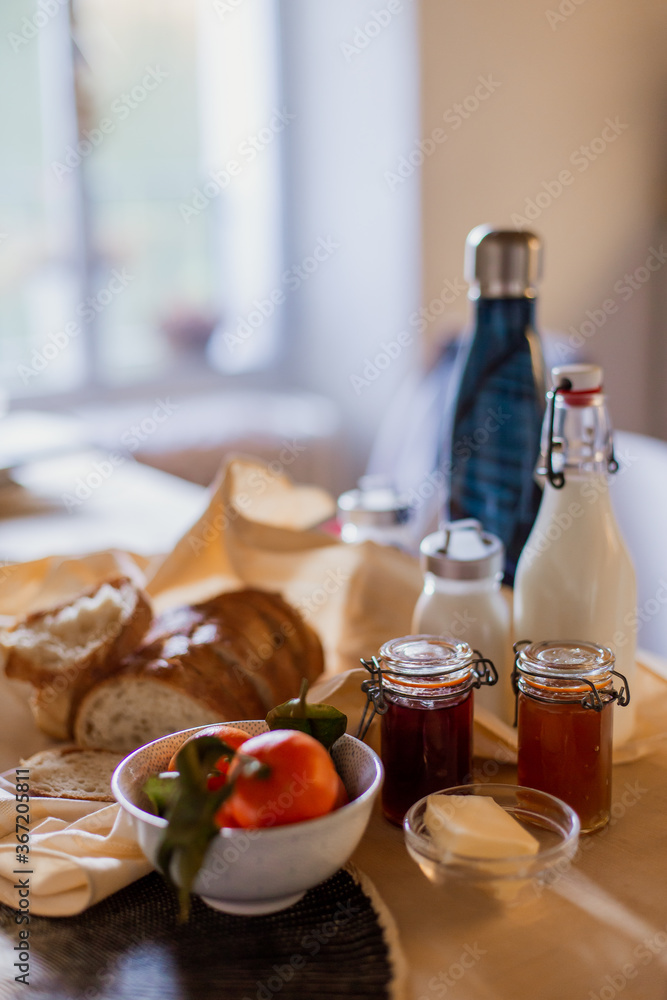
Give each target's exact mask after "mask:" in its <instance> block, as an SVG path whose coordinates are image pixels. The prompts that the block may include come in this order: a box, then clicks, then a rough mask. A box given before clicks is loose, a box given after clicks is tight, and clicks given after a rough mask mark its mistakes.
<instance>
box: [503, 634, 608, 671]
mask: <svg viewBox="0 0 667 1000" xmlns="http://www.w3.org/2000/svg"><path fill="white" fill-rule="evenodd" d="M614 663H615V659H614V654H613V653H612V651H611V649H608V648H607V646H598V644H597V643H595V642H587V641H581V640H574V639H550V640H548V641H546V642H532V643H530V644H529V645H527V646H524V647H523V648H522V649H520V650H519V653H518V657H517V667H518V668H519V670H521V671H523V673H527V674H532V675H535V676H542V677H561V678H567V677H572V678H573V679H576V678H579V677H587V678H590V679H593V678H596V677H599V675H600V674H601V673H608V672H609V671H611V670H613V669H614Z"/></svg>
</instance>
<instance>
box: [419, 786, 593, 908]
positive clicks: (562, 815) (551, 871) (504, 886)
mask: <svg viewBox="0 0 667 1000" xmlns="http://www.w3.org/2000/svg"><path fill="white" fill-rule="evenodd" d="M435 794H436V795H438V796H443V797H447V796H450V795H455V796H457V795H488V796H489V797H490V798H493V799H494V800H495V801H496V802H497V803H498V805H500V806H502V807H503V809H504V810H505V811H506V812H508V813H509V814H510V816H513V817H514V819H516V820H517V821H518V822H519V823H520V824H521V826H523V827H524V828H525V829H526V830H527V831H528V832H529V833H531V834H532V835H533V836H534V837H535V838H536V840H537V842H538V845H539V847H538V851H537V854H523V855H520V856H518V857H510V856H507V857H499V858H493V859H489V858H471V857H467V856H463V855H458V854H454V853H450V854H448V855H446V856H444V857H443V856H442V853H441V852H440V851H439V850H438V849H437V848H436V847H435V845H434V843H433V841H432V839H431V836H430V834H429V831H428V829H427V827H426V824H425V822H424V814H425V811H426V802H427V798H428V796H425V797H424V798H423V799H419V801H418V802H415V804H414V805H413V806H411V808H410V809H408V811H407V813H406V815H405V819H404V820H403V831H404V834H405V845H406V847H407V849H408V853H409V854H410V856H411V857H412V859H413V860H414V861H416V862H417V864H418V865H419V867H420V868H421V870H422V872H423V873H424V875H426V877H427V878H428V879H429V881H431V882H433V883H435V884H436V885H444V886H448V887H454V886H459V887H461V886H463V887H474V888H476V889H481V890H483V891H484V892H485V893H486V894H487V896H491V897H493V898H494V899H496V900H498V901H500V902H503V903H512V904H513V903H518V902H526V901H528V900H529V899H531V898H537V897H538V896H539V895H541V891H542V888H543V887H544V886H545V885H548V884H549V883H550V882H552V881H554V880H555V879H557V878H558V876H559V875H560V874H562V873H563V872H564V871H567V869H568V868H569V864H570V861H571V859H572V858H573V857H574V855H575V854H576V852H577V846H578V843H579V830H580V824H579V817H578V816H577V814H576V813H575V811H574V809H572V808H571V807H570V806H568V805H566V804H565V802H562V801H561V800H560V799H557V798H556V797H555V795H549V794H547V792H539V791H537V790H536V789H535V788H524V787H522V786H521V785H503V784H494V783H492V782H486V783H484V784H476V785H458V786H457V787H456V788H447V789H444V790H443V791H441V792H436V793H435Z"/></svg>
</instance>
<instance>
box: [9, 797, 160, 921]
mask: <svg viewBox="0 0 667 1000" xmlns="http://www.w3.org/2000/svg"><path fill="white" fill-rule="evenodd" d="M16 846H17V840H16V801H15V799H14V796H13V795H11V794H10V793H9V792H6V791H4V789H0V901H2V902H3V903H6V904H7V905H8V906H13V907H14V908H15V909H17V908H18V907H19V905H20V902H19V900H20V896H21V895H22V896H23V897H24V898H26V899H27V900H28V902H29V912H30V913H35V914H38V915H39V916H45V917H68V916H71V915H72V914H74V913H81V911H82V910H85V909H87V908H88V907H89V906H92V905H93V903H98V902H99V901H100V900H101V899H104V898H105V897H106V896H109V895H111V893H113V892H117V891H118V890H119V889H122V888H123V887H124V886H126V885H129V883H130V882H134V880H135V879H138V878H141V876H142V875H146V874H148V872H149V871H150V870H151V867H152V866H151V864H150V863H149V862H148V861H147V860H146V858H145V857H144V855H143V853H142V852H141V850H140V848H139V845H138V844H137V842H136V839H135V837H134V834H133V831H132V827H131V824H130V821H129V820H128V817H127V816H126V815H125V814H124V813H123V812H122V811H121V809H120V806H117V805H105V806H103V807H102V808H100V803H99V802H88V801H76V802H75V801H73V800H69V799H51V798H36V797H31V798H30V841H29V847H30V852H29V863H27V864H21V863H20V862H18V861H17V860H16V854H17V852H16ZM21 887H23V890H24V891H23V892H21ZM25 889H27V890H29V892H28V893H26V891H25Z"/></svg>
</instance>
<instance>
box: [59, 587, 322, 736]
mask: <svg viewBox="0 0 667 1000" xmlns="http://www.w3.org/2000/svg"><path fill="white" fill-rule="evenodd" d="M175 629H176V631H175ZM147 640H150V641H147V643H146V644H145V645H144V646H143V647H142V648H140V649H139V650H137V652H136V653H135V654H134V655H132V656H130V657H128V658H127V659H126V660H125V662H124V663H123V664H121V665H120V667H119V668H118V669H117V670H116V671H115V672H114V674H113V676H110V677H108V678H107V679H105V680H103V681H100V682H99V683H97V684H96V685H95V686H94V687H92V688H91V689H90V691H89V692H88V693H87V694H86V695H85V696H84V698H83V699H82V700H81V703H80V705H79V708H78V711H77V715H76V721H75V726H74V735H75V739H76V741H77V743H78V744H80V745H81V746H103V747H108V748H110V749H114V750H123V751H129V750H133V749H135V747H137V746H141V745H142V744H144V743H147V742H150V741H151V740H154V739H158V738H159V737H160V736H164V735H166V734H167V733H172V732H178V731H179V730H181V729H188V728H190V727H193V726H199V725H207V724H209V723H211V722H233V721H239V720H242V719H257V718H260V719H261V718H264V716H265V715H266V713H267V712H268V710H269V709H270V708H273V707H274V705H277V704H279V703H280V702H282V701H286V700H287V699H288V698H292V697H294V696H295V695H296V694H297V693H298V691H299V687H300V684H301V678H302V677H308V678H309V679H311V680H312V679H313V678H314V677H317V676H318V675H319V674H320V673H321V672H322V670H323V669H324V659H323V653H322V646H321V643H320V641H319V638H318V637H317V635H316V634H315V632H313V630H312V629H311V628H310V627H309V626H307V625H306V624H305V623H304V622H303V621H302V619H301V618H300V617H299V615H298V614H297V612H296V611H294V609H292V608H291V607H290V606H289V605H288V604H286V602H285V601H283V599H282V598H281V597H280V596H279V595H277V594H270V593H268V592H265V591H258V590H257V591H255V590H242V591H235V592H233V593H227V594H221V595H219V596H218V597H216V598H214V599H212V600H210V601H206V602H204V603H203V604H199V605H194V606H193V607H191V608H189V609H188V610H187V613H186V612H184V611H183V609H181V610H180V611H176V610H172V611H170V612H168V613H167V614H165V615H164V616H161V617H160V618H158V619H156V621H155V622H154V624H153V626H152V628H151V630H150V633H149V635H148V636H147Z"/></svg>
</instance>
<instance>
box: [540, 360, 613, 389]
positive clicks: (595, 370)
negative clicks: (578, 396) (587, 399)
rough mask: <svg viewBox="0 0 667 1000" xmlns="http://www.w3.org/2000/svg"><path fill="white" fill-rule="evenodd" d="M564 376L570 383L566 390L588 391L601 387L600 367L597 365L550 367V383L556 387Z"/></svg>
mask: <svg viewBox="0 0 667 1000" xmlns="http://www.w3.org/2000/svg"><path fill="white" fill-rule="evenodd" d="M564 378H566V379H568V380H569V381H570V382H571V383H572V388H571V389H568V392H590V391H591V390H592V389H600V388H601V387H602V369H601V368H600V366H599V365H587V364H572V365H556V367H555V368H552V369H551V384H552V385H555V386H556V387H558V386H559V385H560V383H561V382H562V380H563V379H564Z"/></svg>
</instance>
